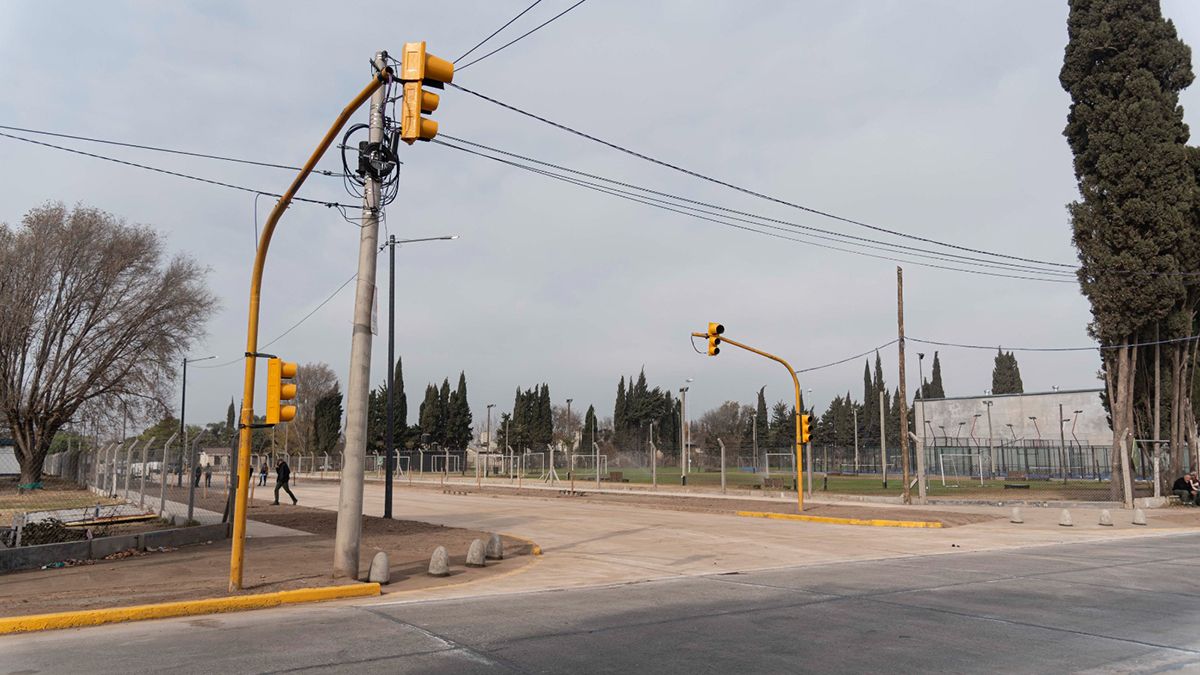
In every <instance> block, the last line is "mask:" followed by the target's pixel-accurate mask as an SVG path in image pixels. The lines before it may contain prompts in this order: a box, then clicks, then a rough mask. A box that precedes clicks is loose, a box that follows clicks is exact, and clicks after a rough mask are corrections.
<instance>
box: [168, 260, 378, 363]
mask: <svg viewBox="0 0 1200 675" xmlns="http://www.w3.org/2000/svg"><path fill="white" fill-rule="evenodd" d="M357 278H358V273H357V272H356V273H355V274H354V275H352V276H351V277H350V278H349V279H347V280H345V281H343V282H342V285H341V286H338V287H337V288H335V289H333V292H332V293H330V294H329V297H327V298H325V299H324V300H322V301H321V304H319V305H317V306H316V307H314V308H313V309H312V311H311V312H309V313H308V314H305V315H304V316H303V317H302V318H301V319H300V320H299V321H297V322H296V323H294V324H292V325H291V326H290V327H289V328H288V329H287V330H285V331H283V332H282V333H280V334H279V335H277V336H275V337H274V338H273V339H272V340H271V341H270V342H267V343H266V344H262V345H259V346H258V349H266V348H267V347H270V346H271V345H273V344H275V343H276V342H279V341H280V340H282V339H283V338H284V337H285V336H286V335H287V334H288V333H291V332H292V331H294V330H296V329H297V328H299V327H300V324H302V323H304V322H305V321H308V320H309V318H311V317H312V315H313V314H316V313H317V312H318V311H319V310H320V309H321V308H322V307H324V306H325V305H327V304H329V301H330V300H333V299H334V297H336V296H337V294H338V293H341V292H342V289H344V288H345V287H346V286H349V285H350V282H351V281H354V280H355V279H357ZM244 361H245V357H243V356H239V357H238V358H236V359H233V360H231V361H226V362H224V363H218V364H215V365H212V366H192V367H193V368H203V369H211V368H224V367H226V366H231V365H233V364H235V363H243V362H244Z"/></svg>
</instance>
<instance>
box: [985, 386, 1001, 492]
mask: <svg viewBox="0 0 1200 675" xmlns="http://www.w3.org/2000/svg"><path fill="white" fill-rule="evenodd" d="M983 404H984V405H986V406H987V420H988V454H989V455H991V458H992V475H993V476H996V475H998V474H999V473H1000V469H999V468H998V467H997V466H996V440H995V438H993V436H992V401H984V402H983Z"/></svg>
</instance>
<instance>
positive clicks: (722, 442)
mask: <svg viewBox="0 0 1200 675" xmlns="http://www.w3.org/2000/svg"><path fill="white" fill-rule="evenodd" d="M717 445H719V446H721V494H725V441H723V440H721V439H720V438H718V439H717Z"/></svg>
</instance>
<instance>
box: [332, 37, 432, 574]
mask: <svg viewBox="0 0 1200 675" xmlns="http://www.w3.org/2000/svg"><path fill="white" fill-rule="evenodd" d="M375 66H376V67H377V68H378V69H379V70H381V71H382V70H384V69H385V68H387V62H386V61H385V59H384V55H383V52H378V53H376V54H375ZM384 95H385V94H384V88H383V87H380V88H378V89H376V90H375V92H374V93H373V94H371V109H370V119H369V128H370V134H369V139H370V142H372V143H382V142H383V107H384ZM379 193H380V184H379V181H378V180H376V179H375V178H373V177H372V176H371V175H370V174H367V176H366V184H365V185H364V186H363V222H362V227H360V228H359V241H358V282H357V283H356V284H355V289H354V323H353V334H352V337H351V346H350V377H349V382H348V383H347V385H346V449H345V452H344V453H343V456H342V480H341V492H340V494H339V496H338V515H337V533H336V535H335V537H334V542H333V576H334V577H337V578H350V579H357V578H358V554H359V541H360V539H361V537H362V514H363V464H364V462H365V455H366V451H367V397H368V395H369V394H370V389H371V339H372V335H371V309H372V304H373V303H374V298H375V256H376V254H377V252H378V249H379V211H380V208H381V204H380V201H379ZM447 468H449V467H447Z"/></svg>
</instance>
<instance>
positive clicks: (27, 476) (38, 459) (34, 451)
mask: <svg viewBox="0 0 1200 675" xmlns="http://www.w3.org/2000/svg"><path fill="white" fill-rule="evenodd" d="M12 432H13V441H14V442H15V444H16V446H17V447H16V451H17V452H16V454H17V463H18V464H19V465H20V466H21V482H20V483H19V484H18V485H33V484H34V483H40V482H41V481H42V464H43V463H45V461H46V454H47V453H48V452H50V441H51V439H53V438H54V434H52V433H50V434H48V433H46V432H45V431H44V430H42V429H40V428H38V427H37V426H36V425H34V424H31V423H26V424H23V425H20V426H16V427H14V428H13V429H12Z"/></svg>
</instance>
